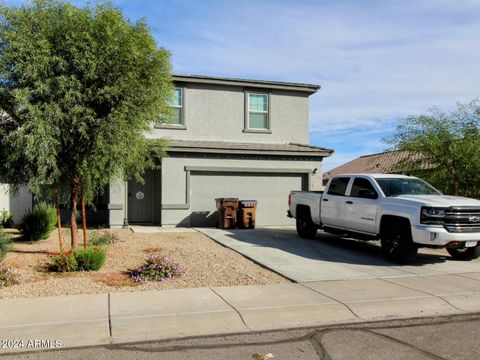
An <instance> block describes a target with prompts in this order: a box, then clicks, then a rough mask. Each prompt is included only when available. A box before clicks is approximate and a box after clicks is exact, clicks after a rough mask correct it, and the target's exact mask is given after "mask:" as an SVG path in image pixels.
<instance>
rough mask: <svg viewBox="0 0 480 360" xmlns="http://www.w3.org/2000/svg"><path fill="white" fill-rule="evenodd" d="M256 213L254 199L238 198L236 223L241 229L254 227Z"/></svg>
mask: <svg viewBox="0 0 480 360" xmlns="http://www.w3.org/2000/svg"><path fill="white" fill-rule="evenodd" d="M256 215H257V201H256V200H240V201H239V202H238V214H237V224H238V227H239V228H242V229H255V218H256Z"/></svg>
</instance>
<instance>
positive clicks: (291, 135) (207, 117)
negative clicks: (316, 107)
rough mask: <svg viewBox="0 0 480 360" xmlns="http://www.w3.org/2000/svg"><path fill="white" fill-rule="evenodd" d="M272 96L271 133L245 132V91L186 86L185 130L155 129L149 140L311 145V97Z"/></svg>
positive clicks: (275, 92) (294, 94) (295, 94)
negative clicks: (309, 99)
mask: <svg viewBox="0 0 480 360" xmlns="http://www.w3.org/2000/svg"><path fill="white" fill-rule="evenodd" d="M254 92H268V93H270V123H271V133H270V134H265V133H249V132H244V128H245V127H244V125H245V91H244V89H242V88H238V87H232V86H218V85H216V86H214V85H202V84H187V85H185V86H184V107H185V122H186V129H185V130H180V129H163V128H161V129H159V128H153V129H152V132H151V133H150V134H148V137H150V138H164V137H166V138H172V139H181V140H215V141H236V142H258V143H287V142H293V143H303V144H306V143H308V94H306V93H301V92H293V91H283V90H273V91H260V90H255V91H254Z"/></svg>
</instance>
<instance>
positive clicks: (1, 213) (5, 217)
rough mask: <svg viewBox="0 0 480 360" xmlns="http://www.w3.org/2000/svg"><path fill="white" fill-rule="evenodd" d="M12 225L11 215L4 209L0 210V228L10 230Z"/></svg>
mask: <svg viewBox="0 0 480 360" xmlns="http://www.w3.org/2000/svg"><path fill="white" fill-rule="evenodd" d="M13 225H14V224H13V217H12V214H10V212H8V211H7V210H5V209H3V210H0V228H2V227H3V228H11V227H13Z"/></svg>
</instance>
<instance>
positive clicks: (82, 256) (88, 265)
mask: <svg viewBox="0 0 480 360" xmlns="http://www.w3.org/2000/svg"><path fill="white" fill-rule="evenodd" d="M72 253H73V255H74V257H75V260H76V261H77V271H97V270H100V268H101V267H102V266H103V264H105V260H106V258H107V252H106V250H105V248H104V247H101V246H88V247H87V248H86V249H74V250H73V252H72Z"/></svg>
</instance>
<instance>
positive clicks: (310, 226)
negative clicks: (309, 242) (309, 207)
mask: <svg viewBox="0 0 480 360" xmlns="http://www.w3.org/2000/svg"><path fill="white" fill-rule="evenodd" d="M296 223H297V234H298V235H299V236H300V237H301V238H303V239H313V238H314V237H315V235H317V225H315V224H314V223H313V221H312V217H311V216H310V211H301V212H299V214H298V215H297V219H296Z"/></svg>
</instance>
